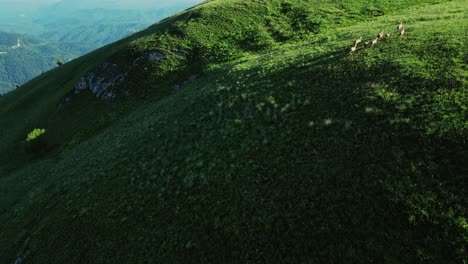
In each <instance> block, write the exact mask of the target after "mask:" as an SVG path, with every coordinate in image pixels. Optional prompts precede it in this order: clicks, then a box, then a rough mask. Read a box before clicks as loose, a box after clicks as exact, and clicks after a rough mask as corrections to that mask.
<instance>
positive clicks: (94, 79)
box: [75, 63, 128, 101]
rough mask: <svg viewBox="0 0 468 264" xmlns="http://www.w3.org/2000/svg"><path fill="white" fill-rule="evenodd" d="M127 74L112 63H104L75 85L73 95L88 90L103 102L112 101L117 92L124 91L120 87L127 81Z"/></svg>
mask: <svg viewBox="0 0 468 264" xmlns="http://www.w3.org/2000/svg"><path fill="white" fill-rule="evenodd" d="M127 77H128V73H127V72H125V70H123V69H122V68H121V67H119V65H117V64H112V63H104V64H102V65H100V66H99V67H98V68H97V69H96V71H94V72H89V73H87V74H86V75H85V76H83V77H81V78H80V80H79V81H78V82H77V83H76V84H75V94H80V93H82V92H83V91H86V90H89V91H91V92H92V93H93V94H95V95H96V97H97V98H100V99H102V100H104V101H112V100H114V99H115V97H116V95H117V92H118V90H122V93H123V94H125V93H126V91H125V89H123V88H122V87H121V86H122V84H123V83H124V81H125V80H126V79H127Z"/></svg>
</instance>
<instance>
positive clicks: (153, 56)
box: [148, 51, 165, 61]
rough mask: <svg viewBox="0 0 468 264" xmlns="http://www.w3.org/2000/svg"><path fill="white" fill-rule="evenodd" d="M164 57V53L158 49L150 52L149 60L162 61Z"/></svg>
mask: <svg viewBox="0 0 468 264" xmlns="http://www.w3.org/2000/svg"><path fill="white" fill-rule="evenodd" d="M164 58H165V56H164V54H162V53H159V52H157V51H153V52H150V53H149V54H148V60H150V61H160V60H164Z"/></svg>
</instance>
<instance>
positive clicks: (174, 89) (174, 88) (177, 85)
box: [171, 84, 180, 93]
mask: <svg viewBox="0 0 468 264" xmlns="http://www.w3.org/2000/svg"><path fill="white" fill-rule="evenodd" d="M171 90H172V92H174V93H175V92H177V91H179V90H180V84H174V85H172V87H171Z"/></svg>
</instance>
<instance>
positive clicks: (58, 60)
mask: <svg viewBox="0 0 468 264" xmlns="http://www.w3.org/2000/svg"><path fill="white" fill-rule="evenodd" d="M57 65H58V66H62V65H63V60H62V59H61V58H58V59H57Z"/></svg>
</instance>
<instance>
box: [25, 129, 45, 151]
mask: <svg viewBox="0 0 468 264" xmlns="http://www.w3.org/2000/svg"><path fill="white" fill-rule="evenodd" d="M45 133H46V130H45V129H43V128H36V129H34V130H33V131H31V132H30V133H29V134H28V137H27V138H26V142H25V143H26V151H28V152H32V153H38V152H42V151H43V150H45V148H46V146H47V144H46V142H45V139H44V134H45Z"/></svg>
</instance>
